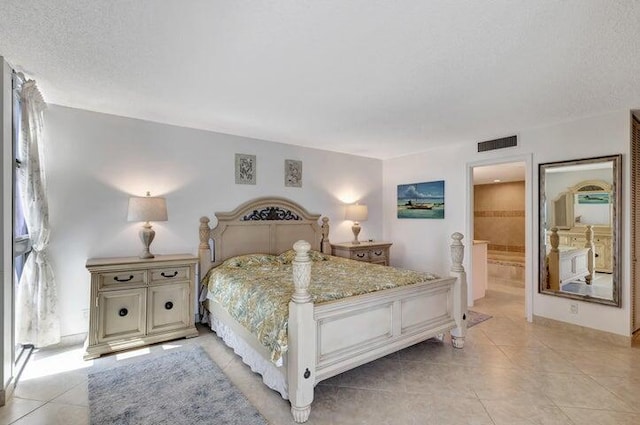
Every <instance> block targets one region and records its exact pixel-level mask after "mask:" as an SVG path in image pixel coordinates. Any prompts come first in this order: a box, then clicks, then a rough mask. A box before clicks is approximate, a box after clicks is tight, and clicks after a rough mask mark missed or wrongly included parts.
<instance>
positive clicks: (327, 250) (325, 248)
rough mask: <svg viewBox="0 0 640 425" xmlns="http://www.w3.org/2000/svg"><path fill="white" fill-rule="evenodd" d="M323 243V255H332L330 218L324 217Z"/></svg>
mask: <svg viewBox="0 0 640 425" xmlns="http://www.w3.org/2000/svg"><path fill="white" fill-rule="evenodd" d="M320 229H321V230H322V241H321V244H320V249H321V250H322V253H323V254H331V242H329V217H322V226H320Z"/></svg>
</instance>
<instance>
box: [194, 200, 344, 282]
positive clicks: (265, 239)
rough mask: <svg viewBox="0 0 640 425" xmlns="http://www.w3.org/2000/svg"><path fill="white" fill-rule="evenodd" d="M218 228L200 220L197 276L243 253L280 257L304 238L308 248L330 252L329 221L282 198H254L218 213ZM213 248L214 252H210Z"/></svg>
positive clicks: (206, 219) (207, 221)
mask: <svg viewBox="0 0 640 425" xmlns="http://www.w3.org/2000/svg"><path fill="white" fill-rule="evenodd" d="M215 217H216V218H217V220H218V223H217V225H216V226H215V227H214V228H213V229H212V228H211V227H209V218H208V217H201V218H200V246H199V249H198V252H199V257H200V276H204V275H205V273H206V272H207V271H208V270H209V269H210V268H211V267H215V266H217V265H219V264H220V263H222V262H223V261H224V260H226V259H227V258H230V257H233V256H236V255H242V254H253V253H262V254H280V253H282V252H284V251H286V250H288V249H291V248H292V247H293V244H294V243H295V242H296V241H298V240H300V239H303V240H305V241H307V242H309V243H310V244H311V249H315V250H317V251H322V252H325V253H331V245H330V243H329V219H328V218H327V217H323V218H322V226H320V225H319V224H318V220H319V219H320V214H310V213H309V212H307V210H306V209H305V208H304V207H302V206H301V205H299V204H297V203H295V202H293V201H290V200H288V199H285V198H277V197H264V198H257V199H253V200H251V201H248V202H245V203H244V204H242V205H240V206H239V207H237V208H236V209H235V210H233V211H230V212H217V213H215ZM212 248H213V251H212Z"/></svg>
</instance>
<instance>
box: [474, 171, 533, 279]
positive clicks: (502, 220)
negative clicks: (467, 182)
mask: <svg viewBox="0 0 640 425" xmlns="http://www.w3.org/2000/svg"><path fill="white" fill-rule="evenodd" d="M524 209H525V197H524V181H519V182H508V183H494V184H482V185H476V186H475V187H474V239H476V240H486V241H489V246H488V250H489V251H488V261H489V264H488V271H489V276H492V277H498V278H504V279H508V280H514V281H517V282H520V281H522V282H524V252H525V245H524V229H525V224H524Z"/></svg>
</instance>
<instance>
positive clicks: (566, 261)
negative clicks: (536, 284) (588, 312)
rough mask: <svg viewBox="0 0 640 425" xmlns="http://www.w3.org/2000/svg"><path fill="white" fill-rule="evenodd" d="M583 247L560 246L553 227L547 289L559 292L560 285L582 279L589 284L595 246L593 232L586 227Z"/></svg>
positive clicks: (555, 229) (591, 277) (550, 238)
mask: <svg viewBox="0 0 640 425" xmlns="http://www.w3.org/2000/svg"><path fill="white" fill-rule="evenodd" d="M585 236H586V243H585V245H584V247H576V246H569V245H560V236H559V235H558V228H557V227H553V228H552V229H551V233H550V235H549V242H550V244H551V248H550V249H549V253H548V254H547V267H548V270H547V278H548V282H547V289H551V290H554V291H559V290H560V289H561V288H562V285H563V284H565V283H568V282H575V281H577V280H579V279H584V280H585V283H586V284H587V285H590V284H591V281H592V280H593V276H594V265H595V246H594V243H593V230H592V228H591V226H587V228H586V231H585Z"/></svg>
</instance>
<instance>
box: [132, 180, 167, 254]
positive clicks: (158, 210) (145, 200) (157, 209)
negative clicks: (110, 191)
mask: <svg viewBox="0 0 640 425" xmlns="http://www.w3.org/2000/svg"><path fill="white" fill-rule="evenodd" d="M127 220H128V221H144V222H145V223H144V224H143V225H142V229H140V233H139V235H140V239H141V240H142V245H143V250H142V253H141V254H140V258H153V257H154V255H153V254H152V253H151V252H150V251H149V245H151V242H153V238H154V237H155V236H156V232H155V230H153V229H152V228H151V224H149V222H150V221H167V200H166V199H165V198H160V197H155V196H151V194H150V193H149V192H147V196H143V197H136V196H133V197H131V198H129V212H128V214H127Z"/></svg>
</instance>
